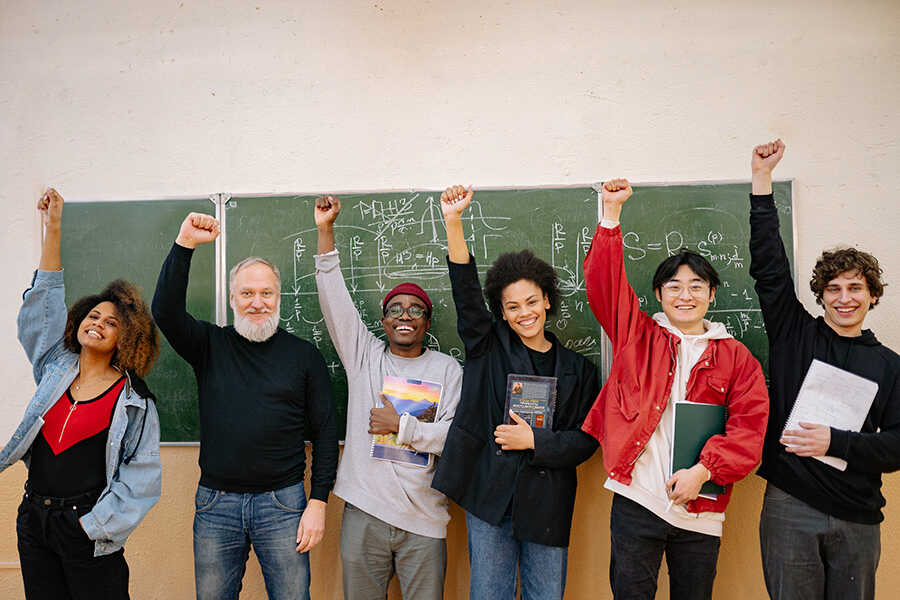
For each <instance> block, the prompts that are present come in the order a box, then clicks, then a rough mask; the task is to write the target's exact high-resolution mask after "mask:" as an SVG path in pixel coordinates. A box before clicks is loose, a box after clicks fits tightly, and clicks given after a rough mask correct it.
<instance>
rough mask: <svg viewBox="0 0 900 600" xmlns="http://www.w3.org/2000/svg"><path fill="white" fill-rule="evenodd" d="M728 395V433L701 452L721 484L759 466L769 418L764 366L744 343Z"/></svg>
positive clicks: (736, 362)
mask: <svg viewBox="0 0 900 600" xmlns="http://www.w3.org/2000/svg"><path fill="white" fill-rule="evenodd" d="M726 394H727V396H726V406H727V407H728V418H727V420H726V421H725V434H724V435H714V436H712V437H711V438H709V439H708V440H707V441H706V444H705V445H704V446H703V450H701V451H700V462H701V463H702V464H703V465H704V466H705V467H706V468H707V469H709V472H710V475H711V477H710V479H712V481H714V482H715V483H718V484H721V485H726V484H729V483H733V482H735V481H739V480H741V479H743V478H744V477H746V476H747V475H749V474H750V472H751V471H752V470H753V469H754V467H756V465H757V463H758V462H759V459H760V458H761V457H762V447H763V441H764V440H765V435H766V424H767V423H768V419H769V393H768V391H767V390H766V380H765V378H764V377H763V373H762V367H760V366H759V362H758V361H757V360H756V359H755V358H754V357H753V355H751V354H750V351H749V350H747V349H746V348H745V347H744V346H743V345H742V346H740V348H739V353H738V358H737V359H736V360H735V370H734V374H733V376H732V379H731V381H730V382H729V388H728V390H727V391H726Z"/></svg>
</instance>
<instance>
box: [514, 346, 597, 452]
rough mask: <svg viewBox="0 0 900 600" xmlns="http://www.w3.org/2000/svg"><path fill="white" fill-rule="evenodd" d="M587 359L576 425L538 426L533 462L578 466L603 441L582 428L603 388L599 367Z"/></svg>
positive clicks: (576, 406)
mask: <svg viewBox="0 0 900 600" xmlns="http://www.w3.org/2000/svg"><path fill="white" fill-rule="evenodd" d="M584 362H585V363H587V364H586V365H585V369H584V372H583V373H582V376H581V380H580V381H579V386H578V391H577V394H578V399H577V403H576V404H575V407H574V408H575V410H577V411H578V415H577V421H576V422H575V423H573V427H574V429H564V430H561V431H550V430H547V429H534V430H533V432H534V452H533V455H532V458H531V465H532V466H535V467H548V468H551V469H561V468H567V467H576V466H578V465H580V464H581V463H583V462H584V461H586V460H587V459H589V458H590V457H591V456H592V455H593V454H594V451H595V450H597V446H598V445H599V443H598V442H597V440H596V439H594V437H593V436H591V435H589V434H587V433H585V432H584V431H582V430H581V425H582V423H584V419H585V417H586V416H587V413H588V411H589V410H590V408H591V406H592V405H593V403H594V399H595V398H596V397H597V394H598V393H599V392H600V384H599V382H598V379H597V367H595V366H594V364H593V363H590V362H588V361H587V360H586V359H585V360H584Z"/></svg>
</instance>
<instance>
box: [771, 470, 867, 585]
mask: <svg viewBox="0 0 900 600" xmlns="http://www.w3.org/2000/svg"><path fill="white" fill-rule="evenodd" d="M759 542H760V546H761V549H762V559H763V573H764V575H765V578H766V589H767V590H768V592H769V596H770V597H771V598H772V599H773V600H823V599H827V600H856V599H859V600H862V599H865V600H873V599H874V598H875V569H877V568H878V559H879V558H880V556H881V528H880V526H879V525H877V524H876V525H866V524H862V523H851V522H850V521H844V520H842V519H838V518H837V517H833V516H831V515H827V514H825V513H823V512H820V511H818V510H816V509H814V508H813V507H811V506H809V505H808V504H806V503H805V502H802V501H800V500H798V499H796V498H794V497H793V496H791V495H790V494H788V493H786V492H783V491H782V490H780V489H778V488H777V487H775V486H774V485H772V484H768V485H767V486H766V495H765V499H764V500H763V510H762V515H761V517H760V520H759Z"/></svg>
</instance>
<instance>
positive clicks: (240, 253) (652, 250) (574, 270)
mask: <svg viewBox="0 0 900 600" xmlns="http://www.w3.org/2000/svg"><path fill="white" fill-rule="evenodd" d="M748 192H749V186H748V185H747V184H712V185H705V184H699V185H667V186H636V187H635V193H634V196H633V197H632V198H631V199H630V200H629V201H628V204H627V205H626V206H625V209H624V210H623V213H622V231H623V236H624V244H625V263H626V270H627V272H628V278H629V281H630V282H631V283H632V285H633V286H634V288H635V291H636V292H637V294H638V296H639V298H640V299H641V303H642V308H644V310H646V311H647V312H649V313H653V312H656V311H658V310H660V306H659V303H658V302H657V301H656V298H655V296H654V294H653V291H652V289H650V283H651V280H652V276H653V272H654V271H655V269H656V266H657V265H658V264H659V262H660V261H662V260H663V259H664V258H665V257H666V256H668V255H669V254H672V253H674V252H676V251H677V250H678V249H679V248H682V247H687V248H690V249H692V250H697V251H698V252H700V253H701V254H703V255H705V256H707V257H708V258H709V260H710V261H711V262H712V263H713V265H714V266H715V267H716V268H717V269H718V271H719V274H720V276H721V277H722V280H723V285H722V287H721V288H720V289H719V290H718V292H717V295H716V302H715V304H714V305H713V306H712V307H711V310H710V313H709V317H710V318H712V319H714V320H719V321H722V322H724V323H725V326H726V327H727V328H728V330H729V331H730V332H731V333H732V334H733V335H734V336H735V337H736V338H737V339H739V340H740V341H742V342H744V343H745V344H747V346H748V347H749V348H750V350H751V351H752V352H753V353H754V355H755V356H757V358H759V359H760V361H761V362H762V363H763V366H764V368H765V367H767V365H768V358H767V343H766V337H765V330H764V328H763V324H762V319H761V317H760V313H759V306H758V304H757V301H756V296H755V294H754V292H753V282H752V280H751V279H750V277H749V275H748V267H749V254H748V240H749V235H750V232H749V221H748V213H749V202H748V199H747V193H748ZM775 192H776V201H777V205H778V210H779V212H780V214H781V234H782V238H783V239H784V240H785V245H786V248H787V251H788V256H789V258H790V259H791V260H792V261H793V251H792V248H793V243H792V239H793V237H792V235H793V227H792V225H793V223H792V221H793V215H792V211H791V206H792V205H791V186H790V183H789V182H776V183H775ZM314 199H315V196H311V195H299V196H298V195H290V196H269V197H263V196H253V197H251V196H247V197H233V198H231V199H230V201H228V202H227V203H226V204H225V205H224V214H225V223H224V229H223V233H222V236H221V238H220V239H221V240H223V241H226V240H227V243H226V263H227V266H228V267H230V266H231V265H233V264H234V263H235V262H237V261H238V260H240V259H242V258H244V257H246V256H250V255H258V256H262V257H264V258H267V259H269V260H272V261H273V262H275V264H277V265H278V267H279V269H280V270H281V276H282V300H281V319H282V321H281V326H282V327H283V328H284V329H286V330H287V331H289V332H291V333H293V334H295V335H298V336H300V337H302V338H305V339H308V340H310V341H312V342H313V343H314V344H315V345H316V346H317V347H318V348H319V349H320V350H321V351H322V353H323V355H324V356H325V360H326V363H327V364H328V367H329V370H330V372H331V376H332V381H333V383H334V392H335V399H336V403H337V408H338V416H339V432H340V435H341V437H342V438H343V435H344V431H345V427H346V402H347V400H346V398H347V380H346V376H345V374H344V371H343V369H342V368H341V365H340V361H339V360H338V358H337V355H336V353H335V351H334V347H333V346H332V345H331V341H330V339H329V337H328V332H327V330H326V328H325V324H324V322H323V321H322V314H321V312H320V310H319V306H318V300H317V296H316V285H315V268H314V261H313V255H314V254H315V253H316V229H315V225H314V222H313V205H314ZM341 199H342V205H343V210H342V212H341V216H340V217H339V219H338V221H337V225H336V227H335V238H336V240H335V241H336V245H337V248H338V250H339V252H340V254H341V262H342V268H343V272H344V275H345V278H346V280H347V283H348V286H349V287H350V290H351V295H352V297H353V298H354V301H355V302H356V304H357V306H358V308H359V310H360V313H361V315H362V317H363V319H364V320H365V322H366V323H367V325H368V327H369V328H370V330H371V331H373V332H374V333H375V334H376V335H378V336H379V337H383V332H382V330H381V323H380V319H381V310H380V306H381V299H382V298H383V297H384V294H385V292H386V291H387V290H389V289H391V288H392V287H394V286H395V285H396V284H398V283H400V282H402V281H407V280H409V281H414V282H416V283H418V284H419V285H421V286H422V287H424V288H425V289H426V290H427V291H428V294H429V295H430V296H431V298H432V301H433V302H434V305H435V310H434V318H433V321H432V330H431V332H430V335H429V336H428V338H427V340H426V343H427V344H428V346H429V347H430V348H433V349H435V350H440V351H442V352H446V353H448V354H450V355H451V356H453V357H455V358H457V359H458V360H462V358H463V348H462V343H461V342H460V340H459V337H458V336H457V333H456V312H455V310H454V307H453V301H452V296H451V293H450V284H449V280H448V278H447V266H446V261H445V257H446V242H445V232H444V224H443V219H442V218H441V214H440V206H439V200H440V192H439V191H411V192H383V193H371V194H344V195H342V196H341ZM213 208H214V207H213V205H212V203H211V202H210V201H209V200H208V199H205V198H202V199H190V200H157V201H139V202H136V201H125V202H70V203H68V204H67V205H66V207H65V213H64V218H63V248H62V253H63V265H64V267H65V269H66V285H67V288H66V292H67V293H66V296H67V302H69V303H71V302H72V301H73V300H75V299H77V298H79V297H81V296H83V295H85V294H89V293H96V292H97V291H99V290H100V289H102V287H103V286H105V285H106V283H108V282H109V281H111V280H112V279H115V278H117V277H123V278H125V279H129V280H131V281H133V282H135V283H137V284H138V285H140V286H141V287H142V288H143V291H144V297H145V299H146V300H147V301H148V302H149V301H150V300H151V298H152V296H153V291H154V288H155V286H156V278H157V275H158V274H159V269H160V266H161V265H162V262H163V260H164V259H165V256H166V254H167V253H168V251H169V248H170V247H171V245H172V242H173V240H174V239H175V236H176V234H177V232H178V228H179V226H180V224H181V221H182V220H183V219H184V217H185V215H187V213H189V212H192V211H195V212H205V213H208V214H213V213H214V210H213ZM596 222H597V194H596V192H595V191H594V190H593V189H591V188H589V187H578V188H556V189H548V188H540V189H509V190H480V191H478V192H476V196H475V200H474V201H473V203H472V206H471V207H470V208H469V209H468V210H467V211H466V213H465V215H464V230H465V234H466V238H467V241H468V243H469V247H470V249H471V250H472V252H473V253H474V255H475V260H476V262H477V263H478V266H479V268H478V271H479V273H480V275H481V277H482V280H483V278H484V273H485V271H486V270H487V268H488V267H489V266H490V264H491V263H492V262H493V261H494V260H495V259H496V258H497V256H498V255H499V254H501V253H502V252H506V251H511V250H520V249H523V248H530V249H532V250H533V251H534V252H535V253H536V254H537V255H538V256H540V257H541V258H543V259H544V260H547V261H548V262H550V263H551V264H552V265H553V266H554V267H555V268H556V270H557V273H558V274H559V276H560V279H561V281H562V292H563V301H562V303H561V305H560V307H559V312H558V314H557V315H555V316H554V317H553V318H552V319H551V320H550V321H549V322H548V327H549V328H550V329H551V330H552V331H554V333H556V334H557V335H558V336H559V337H560V339H561V340H562V341H563V343H564V344H565V345H566V346H567V347H569V348H572V349H574V350H576V351H578V352H581V353H582V354H585V355H586V356H588V357H589V358H590V359H591V360H593V361H595V362H597V363H599V362H600V358H601V346H602V344H601V341H600V340H601V333H600V327H599V325H598V324H597V323H596V322H595V321H594V318H593V316H592V315H591V313H590V310H589V308H588V306H587V300H586V297H585V291H584V276H583V273H582V262H583V260H584V255H585V253H586V252H587V250H588V248H589V247H590V242H591V235H592V234H593V231H594V227H595V225H596ZM214 261H215V257H214V247H213V245H212V244H208V245H203V246H201V247H199V248H198V249H197V250H196V252H195V255H194V260H193V263H192V266H191V279H190V285H189V287H188V310H189V311H190V312H191V314H192V315H194V316H195V317H196V318H199V319H203V320H206V321H210V322H215V316H214V315H215V300H216V299H215V281H214V279H215V266H214ZM224 289H225V290H226V291H225V294H226V297H224V298H222V299H221V301H222V302H226V303H227V284H226V286H225V288H224ZM230 318H231V314H230V311H229V319H230ZM161 348H162V350H161V355H160V360H159V362H158V363H157V365H156V367H155V368H154V370H153V372H152V373H151V374H150V375H149V376H148V378H147V380H148V383H149V384H150V386H151V389H153V391H154V393H155V394H156V395H157V397H158V399H159V401H158V402H157V407H158V408H159V412H160V418H161V421H162V439H163V441H168V442H188V441H196V440H198V439H199V425H198V419H197V401H196V400H197V389H196V388H197V386H196V382H195V379H194V375H193V372H192V370H191V368H190V367H189V366H188V365H187V363H185V362H184V361H183V360H181V358H180V357H178V356H177V355H176V354H175V353H174V352H173V351H172V349H171V348H170V347H169V345H168V343H167V342H165V340H163V341H162V344H161Z"/></svg>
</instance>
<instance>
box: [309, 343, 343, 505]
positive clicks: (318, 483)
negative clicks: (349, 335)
mask: <svg viewBox="0 0 900 600" xmlns="http://www.w3.org/2000/svg"><path fill="white" fill-rule="evenodd" d="M309 349H310V353H309V355H308V356H307V358H306V361H305V362H306V369H307V377H308V381H307V386H306V389H307V402H306V406H307V415H308V417H309V424H310V428H311V429H312V437H313V440H312V468H311V471H312V476H311V481H310V490H309V497H310V499H316V500H321V501H322V502H328V494H329V492H331V488H333V487H334V478H335V474H336V473H337V465H338V437H337V425H336V423H335V421H336V416H335V412H334V400H333V398H332V394H331V378H330V377H329V376H328V367H327V366H325V359H324V358H323V357H322V353H321V352H319V351H318V350H317V349H316V348H315V346H313V345H312V344H310V345H309ZM301 443H302V441H301Z"/></svg>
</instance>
